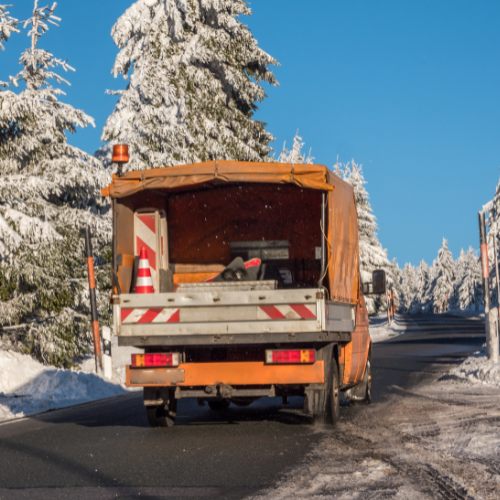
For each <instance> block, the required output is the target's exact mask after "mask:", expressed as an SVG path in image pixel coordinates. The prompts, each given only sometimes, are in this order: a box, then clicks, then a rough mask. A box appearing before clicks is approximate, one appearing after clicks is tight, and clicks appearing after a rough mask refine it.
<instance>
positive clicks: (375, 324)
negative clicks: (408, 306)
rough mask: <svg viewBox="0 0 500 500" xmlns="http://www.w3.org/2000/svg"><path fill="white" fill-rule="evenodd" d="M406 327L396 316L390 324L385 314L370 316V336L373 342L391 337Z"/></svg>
mask: <svg viewBox="0 0 500 500" xmlns="http://www.w3.org/2000/svg"><path fill="white" fill-rule="evenodd" d="M405 330H406V327H405V326H404V325H403V324H402V323H400V322H399V321H398V318H396V319H395V320H394V321H393V322H392V323H391V324H390V325H389V323H388V321H387V316H386V315H385V314H384V315H379V316H374V317H372V318H370V336H371V338H372V341H373V342H382V341H384V340H387V339H389V338H392V337H397V336H398V335H401V334H402V333H404V331H405Z"/></svg>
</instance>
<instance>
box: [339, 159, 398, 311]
mask: <svg viewBox="0 0 500 500" xmlns="http://www.w3.org/2000/svg"><path fill="white" fill-rule="evenodd" d="M334 169H335V171H336V173H337V174H338V175H340V176H341V177H342V178H343V179H344V180H345V181H347V182H348V183H349V184H351V185H352V187H353V188H354V195H355V198H356V206H357V212H358V227H359V253H360V267H361V277H362V279H363V281H365V282H369V281H371V279H372V272H373V271H374V270H375V269H384V270H385V271H386V273H387V278H388V284H389V286H391V285H392V284H393V283H394V277H393V273H392V265H391V263H390V262H389V259H388V258H387V251H386V250H385V249H384V248H383V247H382V245H381V244H380V241H379V239H378V235H377V219H376V217H375V215H374V214H373V210H372V207H371V204H370V198H369V195H368V191H367V190H366V180H365V178H364V176H363V169H362V167H361V165H359V164H357V163H356V162H355V161H354V160H351V161H350V162H348V163H346V164H342V163H339V162H337V164H336V165H335V166H334ZM380 306H381V303H380V301H378V300H377V301H376V300H375V299H374V298H373V297H368V298H367V307H368V310H369V312H371V313H374V312H376V311H378V309H379V308H380Z"/></svg>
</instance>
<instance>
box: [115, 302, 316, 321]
mask: <svg viewBox="0 0 500 500" xmlns="http://www.w3.org/2000/svg"><path fill="white" fill-rule="evenodd" d="M201 310H204V311H205V313H206V314H203V315H202V316H203V322H205V323H210V322H211V321H218V322H220V321H255V320H258V321H259V320H260V321H289V320H299V321H300V320H316V319H317V314H316V306H315V305H313V304H286V305H251V306H244V307H241V306H240V307H238V308H217V307H216V308H213V307H210V308H209V309H208V310H206V309H205V308H203V307H202V308H197V307H184V308H172V307H158V308H156V307H154V308H145V307H138V308H126V307H123V308H122V309H121V322H122V324H124V325H138V324H158V323H180V322H184V323H190V322H199V321H200V312H201Z"/></svg>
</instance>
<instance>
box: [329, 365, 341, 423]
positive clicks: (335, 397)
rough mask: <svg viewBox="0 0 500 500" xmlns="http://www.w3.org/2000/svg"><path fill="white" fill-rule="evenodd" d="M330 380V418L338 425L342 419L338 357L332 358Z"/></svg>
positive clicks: (331, 421)
mask: <svg viewBox="0 0 500 500" xmlns="http://www.w3.org/2000/svg"><path fill="white" fill-rule="evenodd" d="M330 381H331V386H330V398H329V405H328V406H329V408H328V410H329V411H328V419H329V421H330V423H331V424H332V425H336V424H337V422H338V421H339V419H340V378H339V367H338V365H337V360H336V359H332V364H331V376H330Z"/></svg>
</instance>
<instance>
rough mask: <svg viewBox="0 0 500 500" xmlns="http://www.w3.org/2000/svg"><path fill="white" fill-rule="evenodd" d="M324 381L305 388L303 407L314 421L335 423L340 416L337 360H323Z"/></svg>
mask: <svg viewBox="0 0 500 500" xmlns="http://www.w3.org/2000/svg"><path fill="white" fill-rule="evenodd" d="M325 375H326V383H325V384H324V386H322V387H321V388H318V387H314V388H308V389H306V394H305V399H304V409H305V410H306V412H307V413H309V415H311V416H312V418H313V421H314V423H318V424H328V425H335V424H336V423H337V421H338V420H339V418H340V377H339V369H338V364H337V360H336V359H335V358H331V359H330V360H328V361H327V360H325Z"/></svg>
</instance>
